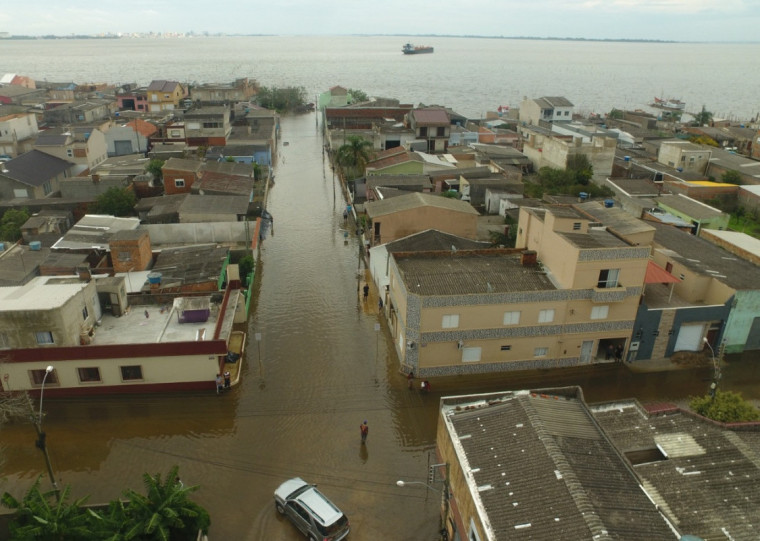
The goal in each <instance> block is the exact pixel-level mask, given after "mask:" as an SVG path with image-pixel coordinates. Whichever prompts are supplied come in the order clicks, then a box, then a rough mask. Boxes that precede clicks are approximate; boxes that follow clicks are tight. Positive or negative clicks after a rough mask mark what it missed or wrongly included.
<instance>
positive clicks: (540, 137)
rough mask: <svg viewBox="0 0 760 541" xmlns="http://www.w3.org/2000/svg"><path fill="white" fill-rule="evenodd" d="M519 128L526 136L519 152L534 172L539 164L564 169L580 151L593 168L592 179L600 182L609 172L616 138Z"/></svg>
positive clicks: (613, 159) (534, 127) (536, 128)
mask: <svg viewBox="0 0 760 541" xmlns="http://www.w3.org/2000/svg"><path fill="white" fill-rule="evenodd" d="M521 130H522V132H523V134H524V135H525V136H527V138H526V141H525V143H524V144H523V150H522V152H523V154H525V156H527V157H528V158H529V159H530V161H531V162H532V163H533V169H534V170H535V171H538V170H539V169H541V168H542V167H552V168H554V169H566V168H567V165H568V160H569V159H570V158H571V157H572V156H574V155H579V154H582V155H584V156H586V158H587V159H588V161H589V163H590V164H591V166H592V167H593V171H594V176H593V178H592V180H593V181H594V182H596V183H597V184H601V183H603V182H604V181H605V180H606V179H607V177H609V176H610V175H612V165H613V163H614V161H615V148H616V146H617V141H616V140H615V139H613V138H611V137H604V136H598V135H594V136H593V137H592V138H591V140H590V141H588V142H586V141H584V138H583V137H580V136H571V135H560V134H556V133H554V132H552V131H550V130H547V129H545V128H541V127H536V126H523V127H522V128H521Z"/></svg>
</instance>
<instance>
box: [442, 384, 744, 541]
mask: <svg viewBox="0 0 760 541" xmlns="http://www.w3.org/2000/svg"><path fill="white" fill-rule="evenodd" d="M640 424H642V425H646V423H645V422H640ZM642 430H643V429H642ZM436 455H437V461H438V462H439V464H435V465H433V466H431V477H428V482H429V483H435V484H438V483H439V482H441V481H442V484H443V487H442V489H443V492H444V494H443V496H444V499H443V505H442V521H441V522H442V524H443V525H444V529H445V530H446V536H445V537H446V538H447V539H469V540H475V541H480V540H483V541H485V540H489V541H501V540H504V541H506V540H523V539H525V540H528V539H574V540H587V541H592V540H597V539H602V538H604V539H621V540H622V539H647V540H662V541H667V540H671V539H676V538H677V537H678V536H677V535H676V534H675V531H674V530H675V529H674V527H673V525H672V524H671V522H670V520H668V519H667V518H666V517H665V516H663V511H661V510H660V509H661V508H662V509H664V510H669V509H668V507H667V506H666V505H662V506H661V507H658V506H657V505H656V504H655V502H654V501H653V500H652V495H650V494H649V493H648V490H649V485H644V484H643V483H641V482H640V480H639V479H638V478H637V476H636V473H635V472H634V470H633V469H632V468H631V466H630V464H629V462H628V460H627V459H626V457H624V456H623V454H622V453H621V452H620V450H619V449H617V448H616V447H615V445H614V444H613V442H611V441H610V439H609V438H608V437H607V436H606V435H605V433H604V431H603V430H602V428H600V427H599V425H598V424H597V422H596V420H595V419H594V417H593V415H592V414H591V412H590V411H589V408H588V406H587V405H586V404H585V402H584V400H583V394H582V392H581V389H580V387H569V388H562V389H539V390H534V391H506V392H500V393H489V394H478V395H465V396H450V397H445V398H442V399H441V404H440V411H439V416H438V429H437V435H436ZM687 467H688V465H687ZM671 477H672V476H671ZM439 486H440V485H439ZM704 490H709V489H704ZM689 494H693V493H692V492H689ZM735 499H737V500H738V499H739V498H735ZM738 520H740V519H738ZM684 539H685V538H684Z"/></svg>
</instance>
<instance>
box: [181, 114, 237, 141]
mask: <svg viewBox="0 0 760 541" xmlns="http://www.w3.org/2000/svg"><path fill="white" fill-rule="evenodd" d="M230 133H232V124H231V123H230V108H229V107H227V106H226V105H215V106H207V107H201V108H199V109H193V110H191V111H187V112H186V113H185V137H186V139H187V144H188V145H190V146H205V147H209V146H214V145H221V146H224V145H226V144H227V139H228V138H229V136H230Z"/></svg>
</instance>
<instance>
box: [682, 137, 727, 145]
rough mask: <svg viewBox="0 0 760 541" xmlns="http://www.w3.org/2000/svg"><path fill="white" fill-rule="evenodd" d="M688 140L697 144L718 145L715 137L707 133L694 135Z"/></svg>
mask: <svg viewBox="0 0 760 541" xmlns="http://www.w3.org/2000/svg"><path fill="white" fill-rule="evenodd" d="M689 141H691V142H692V143H696V144H697V145H708V146H711V147H719V146H720V145H719V144H718V142H717V141H716V140H715V139H713V138H712V137H710V136H708V135H696V136H694V137H689Z"/></svg>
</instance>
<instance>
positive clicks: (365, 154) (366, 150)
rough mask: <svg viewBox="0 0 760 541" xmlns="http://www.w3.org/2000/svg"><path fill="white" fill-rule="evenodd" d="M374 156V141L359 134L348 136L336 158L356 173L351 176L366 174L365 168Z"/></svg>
mask: <svg viewBox="0 0 760 541" xmlns="http://www.w3.org/2000/svg"><path fill="white" fill-rule="evenodd" d="M371 157H372V142H371V141H367V140H366V139H364V138H362V137H359V136H357V135H349V136H348V137H346V144H344V145H342V146H341V147H340V148H338V153H337V155H336V160H337V162H338V164H339V165H340V166H342V167H344V168H345V169H347V170H349V171H351V172H353V173H356V174H355V175H354V176H352V177H351V178H356V177H358V176H361V175H363V174H364V168H365V167H366V166H367V164H368V163H369V160H370V158H371Z"/></svg>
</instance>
